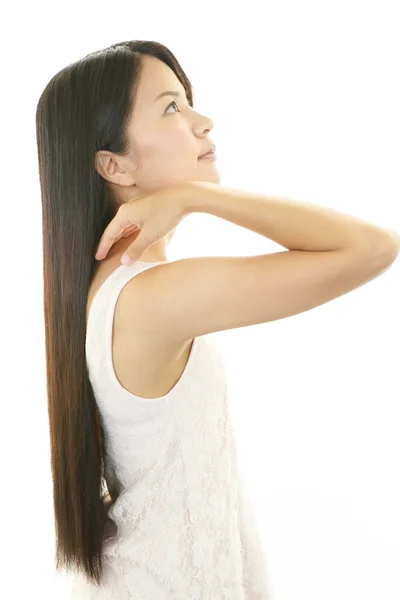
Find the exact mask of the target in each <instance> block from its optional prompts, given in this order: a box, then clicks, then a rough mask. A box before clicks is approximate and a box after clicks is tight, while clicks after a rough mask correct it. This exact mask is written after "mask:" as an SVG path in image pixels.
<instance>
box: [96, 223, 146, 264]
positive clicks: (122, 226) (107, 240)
mask: <svg viewBox="0 0 400 600" xmlns="http://www.w3.org/2000/svg"><path fill="white" fill-rule="evenodd" d="M116 217H117V215H116ZM116 217H114V219H113V220H112V221H111V222H110V223H109V224H108V225H107V227H106V229H105V230H104V233H103V235H102V236H101V238H100V242H99V245H98V246H97V250H96V254H95V258H96V259H97V260H101V259H103V258H104V257H105V256H107V254H108V251H109V250H110V248H111V246H112V245H113V244H114V243H115V242H116V241H118V239H119V238H120V237H122V235H123V233H124V232H125V230H126V229H127V228H128V227H132V226H135V227H138V228H139V229H140V227H139V224H138V223H132V219H129V218H127V217H123V216H122V214H118V218H116Z"/></svg>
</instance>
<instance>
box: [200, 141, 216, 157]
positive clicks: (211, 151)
mask: <svg viewBox="0 0 400 600" xmlns="http://www.w3.org/2000/svg"><path fill="white" fill-rule="evenodd" d="M214 152H215V146H214V144H211V146H210V147H209V149H208V150H207V151H206V152H204V154H200V156H199V158H203V156H207V154H214Z"/></svg>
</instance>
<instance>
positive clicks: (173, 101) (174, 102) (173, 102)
mask: <svg viewBox="0 0 400 600" xmlns="http://www.w3.org/2000/svg"><path fill="white" fill-rule="evenodd" d="M172 104H176V107H177V108H178V112H181V111H180V110H179V106H178V104H177V103H176V101H175V100H172V102H170V104H168V106H167V108H166V109H165V112H167V110H168V109H169V107H170V106H172Z"/></svg>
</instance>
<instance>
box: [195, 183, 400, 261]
mask: <svg viewBox="0 0 400 600" xmlns="http://www.w3.org/2000/svg"><path fill="white" fill-rule="evenodd" d="M191 183H192V184H193V188H192V190H193V193H190V194H189V210H190V212H193V213H194V212H204V213H209V214H211V215H214V216H216V217H220V218H221V219H225V220H227V221H230V222H231V223H234V224H236V225H240V226H241V227H245V228H246V229H250V230H251V231H254V232H255V233H258V234H260V235H263V236H265V237H267V238H269V239H271V240H273V241H274V242H276V243H277V244H279V245H280V246H283V247H285V248H287V249H288V250H305V251H325V250H326V251H327V250H337V249H340V248H349V247H353V246H357V247H361V246H365V247H368V248H373V249H375V248H376V249H377V251H378V252H381V251H383V252H386V251H387V252H389V253H390V252H394V247H395V244H394V243H393V242H394V238H393V235H391V234H390V233H389V230H387V229H385V228H382V227H379V226H377V225H374V224H372V223H369V222H367V221H363V220H362V219H358V218H356V217H353V216H351V215H348V214H345V213H341V212H339V211H336V210H333V209H331V208H326V207H323V206H319V205H315V204H311V203H308V202H301V201H298V200H292V199H286V198H280V197H275V196H267V195H264V194H258V193H254V192H247V191H243V190H237V189H233V188H228V187H225V186H221V185H218V184H214V183H210V182H203V181H201V182H197V181H196V182H191Z"/></svg>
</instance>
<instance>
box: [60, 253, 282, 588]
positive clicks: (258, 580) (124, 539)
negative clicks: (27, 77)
mask: <svg viewBox="0 0 400 600" xmlns="http://www.w3.org/2000/svg"><path fill="white" fill-rule="evenodd" d="M163 262H164V261H163ZM158 264H160V262H157V263H145V262H140V261H139V262H136V263H134V264H133V265H130V266H125V265H121V266H120V267H118V268H117V269H115V271H113V273H111V275H110V276H109V277H108V278H107V279H106V280H105V281H104V282H103V284H102V285H101V286H100V288H99V289H98V291H97V293H96V295H95V296H94V298H93V302H92V305H91V307H90V312H89V317H88V324H87V336H86V362H87V368H88V374H89V379H90V382H91V385H92V388H93V391H94V395H95V398H96V403H97V406H98V409H99V413H100V415H101V418H102V422H103V427H104V433H105V438H106V443H107V454H106V456H105V479H106V481H107V483H108V485H109V486H110V487H111V489H114V490H116V491H117V494H118V497H117V499H116V501H115V502H114V503H113V504H112V505H111V507H110V509H109V515H110V517H111V518H112V519H113V520H114V521H115V523H116V525H117V531H116V532H114V533H113V535H111V536H110V537H108V538H107V539H106V541H105V547H104V565H105V573H106V585H105V587H101V588H100V587H97V588H96V587H95V586H93V585H91V584H89V583H88V582H87V581H86V579H84V578H83V577H82V576H75V580H74V583H73V589H72V595H71V600H128V599H129V600H139V599H140V600H167V599H168V600H172V599H173V600H271V598H272V592H271V588H270V582H269V576H268V573H267V563H266V556H265V553H264V551H263V548H262V547H261V544H260V540H259V537H258V534H257V528H256V525H255V523H254V520H253V513H252V507H251V505H250V503H249V500H248V498H247V496H246V494H245V491H244V489H243V486H241V484H240V476H239V474H238V472H237V471H238V469H237V461H236V446H235V439H234V434H233V430H232V426H231V420H230V415H229V412H228V401H227V385H226V371H225V366H224V362H223V359H222V357H221V354H220V352H219V350H218V348H217V346H216V345H215V343H214V342H213V341H212V340H211V337H210V335H207V336H199V337H196V338H194V341H193V344H192V347H191V352H190V356H189V359H188V362H187V364H186V367H185V369H184V371H183V373H182V375H181V377H180V379H179V381H178V382H177V383H176V384H175V386H174V387H173V388H172V389H171V390H170V391H169V392H168V393H167V394H166V395H165V396H161V397H158V398H153V399H148V398H141V397H140V396H136V395H135V394H132V393H131V392H128V391H127V390H126V389H125V388H124V387H122V385H121V384H120V383H119V381H118V379H117V377H116V374H115V371H114V368H113V362H112V327H113V319H114V311H115V305H116V302H117V298H118V296H119V294H120V292H121V290H122V288H123V287H124V286H125V284H126V283H127V282H128V281H130V280H131V279H132V278H133V277H135V275H138V274H139V273H141V272H143V271H144V270H146V269H149V268H152V267H154V266H156V265H158Z"/></svg>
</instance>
